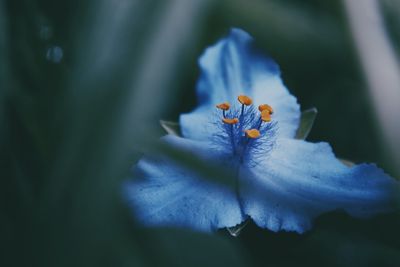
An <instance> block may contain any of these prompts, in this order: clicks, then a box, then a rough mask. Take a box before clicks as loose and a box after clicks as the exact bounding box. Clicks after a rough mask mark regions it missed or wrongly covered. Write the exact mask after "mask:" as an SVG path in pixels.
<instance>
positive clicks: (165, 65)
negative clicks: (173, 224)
mask: <svg viewBox="0 0 400 267" xmlns="http://www.w3.org/2000/svg"><path fill="white" fill-rule="evenodd" d="M379 3H380V8H381V11H382V14H383V15H384V21H385V23H386V27H387V31H388V33H389V37H390V40H391V41H392V43H393V46H394V47H395V49H397V50H396V51H397V52H398V51H399V47H400V34H399V33H400V26H399V25H400V19H399V18H400V16H399V15H400V7H399V4H398V3H396V2H395V1H390V0H385V1H380V2H379ZM230 27H239V28H242V29H244V30H246V31H247V32H249V33H250V34H251V35H253V36H254V37H255V39H256V44H257V46H258V47H259V48H260V49H262V50H263V51H264V52H265V53H266V54H268V55H270V56H272V57H273V58H274V59H275V60H276V61H277V62H278V63H279V65H280V67H281V70H282V75H283V80H284V82H285V84H286V85H287V86H288V88H289V89H290V90H291V92H292V93H293V94H294V95H295V96H297V98H298V101H299V103H300V104H301V105H302V109H307V108H310V107H316V108H317V109H318V111H319V114H318V117H317V120H316V123H315V126H314V128H313V130H312V132H311V134H310V136H309V138H308V139H309V140H311V141H327V142H329V143H330V144H331V145H332V147H333V148H334V151H335V153H336V154H337V155H338V156H339V157H341V158H346V159H349V160H352V161H354V162H376V163H377V164H378V165H379V166H380V167H382V168H384V169H385V170H386V171H387V172H388V173H389V174H391V175H392V176H394V177H399V176H398V174H399V169H398V168H396V164H395V163H394V160H393V159H392V158H391V156H390V155H389V154H388V153H387V147H385V142H384V140H383V137H382V131H381V129H380V127H379V125H380V124H379V122H378V118H377V116H376V114H375V111H374V109H373V106H372V105H371V100H370V98H369V94H368V90H367V86H368V85H367V83H366V82H365V79H364V74H363V72H362V68H361V66H360V65H359V59H358V57H357V52H356V48H355V46H354V43H353V38H352V34H351V31H350V29H349V26H348V21H347V18H346V13H345V10H344V6H343V3H342V2H341V1H333V0H332V1H322V0H306V1H295V0H280V1H278V0H273V1H272V0H271V1H262V0H252V1H246V0H231V1H228V0H224V1H211V0H208V1H205V0H204V1H201V0H191V1H189V0H188V1H184V0H181V1H179V0H176V1H127V0H120V1H117V0H114V1H113V0H102V1H91V0H88V1H77V0H72V1H45V0H42V1H39V0H30V1H28V0H26V1H23V0H21V1H2V2H0V42H1V43H0V83H1V88H0V89H1V91H0V123H1V126H0V127H1V128H0V130H1V131H0V151H1V152H0V153H1V163H0V164H1V179H0V181H1V184H0V190H1V192H0V198H1V200H0V203H1V204H0V205H1V213H0V216H1V217H0V226H1V228H0V240H1V246H2V247H0V251H1V252H0V261H4V264H1V266H222V265H223V266H399V265H400V255H399V249H400V241H399V240H400V238H399V237H400V230H399V227H398V226H399V223H400V217H399V214H397V213H396V214H387V215H382V216H378V217H376V218H373V219H370V220H364V221H361V220H357V219H353V218H350V217H348V216H347V215H345V214H342V213H339V212H335V213H330V214H325V215H323V216H321V217H320V218H319V219H318V220H317V221H316V223H315V227H314V229H313V230H312V231H310V232H308V233H306V234H304V235H297V234H293V233H273V232H270V231H268V230H261V229H258V228H257V227H256V226H255V225H252V224H250V225H249V226H247V227H246V228H245V229H244V230H243V233H242V234H241V235H240V236H239V237H238V238H234V237H231V236H229V234H228V233H227V232H226V231H224V230H221V231H220V232H218V233H217V234H215V235H202V234H198V233H192V232H190V231H182V230H173V229H148V230H145V229H141V228H139V227H137V226H136V225H135V224H134V222H133V219H132V218H131V216H130V212H129V210H128V209H127V207H126V206H125V205H124V203H123V201H122V199H121V196H120V188H121V182H122V181H123V180H124V179H126V176H127V174H128V170H129V168H130V166H131V165H132V164H134V162H135V161H136V160H137V159H138V158H139V156H140V154H141V153H142V152H143V151H146V149H148V147H151V146H152V144H153V143H154V140H156V139H157V138H158V137H159V136H161V135H163V134H164V133H163V131H162V129H161V128H160V127H159V125H158V120H159V119H167V120H177V119H178V116H179V114H180V113H183V112H188V111H190V110H191V109H193V108H194V107H195V105H196V99H195V91H194V87H195V82H196V79H197V77H198V74H199V70H198V68H197V62H196V61H197V58H198V57H199V55H200V54H201V53H202V51H203V50H204V49H205V48H206V47H207V46H209V45H210V44H213V43H214V42H216V41H217V40H218V39H219V38H221V37H222V36H224V35H225V34H227V32H228V31H229V28H230ZM57 47H58V48H61V49H62V57H60V55H59V54H57V53H58V52H57V51H58V48H57ZM397 56H398V54H397ZM3 253H4V254H3ZM1 254H3V255H1Z"/></svg>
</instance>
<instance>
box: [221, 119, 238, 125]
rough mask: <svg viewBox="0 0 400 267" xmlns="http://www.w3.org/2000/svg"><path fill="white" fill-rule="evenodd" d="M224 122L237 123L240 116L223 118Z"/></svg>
mask: <svg viewBox="0 0 400 267" xmlns="http://www.w3.org/2000/svg"><path fill="white" fill-rule="evenodd" d="M222 122H223V123H226V124H236V123H238V122H239V119H238V118H233V119H228V118H223V119H222Z"/></svg>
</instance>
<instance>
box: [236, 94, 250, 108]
mask: <svg viewBox="0 0 400 267" xmlns="http://www.w3.org/2000/svg"><path fill="white" fill-rule="evenodd" d="M238 101H239V102H240V104H242V105H246V106H250V105H251V104H252V103H253V100H251V98H250V97H248V96H245V95H240V96H238Z"/></svg>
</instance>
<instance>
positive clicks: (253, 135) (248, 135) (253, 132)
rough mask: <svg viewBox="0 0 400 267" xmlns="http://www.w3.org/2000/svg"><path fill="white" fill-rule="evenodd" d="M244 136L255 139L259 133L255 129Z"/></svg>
mask: <svg viewBox="0 0 400 267" xmlns="http://www.w3.org/2000/svg"><path fill="white" fill-rule="evenodd" d="M245 133H246V136H247V137H248V138H251V139H256V138H258V137H260V131H259V130H257V129H250V130H246V131H245Z"/></svg>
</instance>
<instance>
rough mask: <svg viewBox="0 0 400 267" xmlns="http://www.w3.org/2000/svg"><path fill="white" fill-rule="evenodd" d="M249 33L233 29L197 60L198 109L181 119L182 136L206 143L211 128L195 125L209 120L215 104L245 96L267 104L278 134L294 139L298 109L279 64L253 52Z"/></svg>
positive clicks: (257, 103)
mask: <svg viewBox="0 0 400 267" xmlns="http://www.w3.org/2000/svg"><path fill="white" fill-rule="evenodd" d="M252 43H253V39H252V38H251V36H250V35H249V34H247V33H246V32H244V31H242V30H240V29H232V30H231V32H230V34H229V35H228V37H226V38H224V39H222V40H220V41H219V42H218V43H216V44H215V45H213V46H211V47H209V48H208V49H207V50H206V51H205V52H204V54H203V55H202V56H201V57H200V60H199V65H200V69H201V76H200V79H199V81H198V84H197V96H198V100H199V107H200V108H198V109H196V110H194V111H193V112H191V113H188V114H183V115H181V117H180V123H181V126H182V131H183V136H184V137H187V138H191V139H198V140H205V139H206V138H208V136H209V134H210V132H209V130H210V129H207V128H202V127H201V126H199V124H197V123H196V120H197V119H198V118H199V117H200V116H201V117H203V118H204V120H206V119H208V118H209V116H210V115H211V114H212V111H213V110H214V109H215V105H216V104H218V103H221V102H225V101H230V102H231V103H236V97H237V96H238V95H241V94H244V95H248V96H250V97H252V98H253V100H254V104H255V105H259V104H264V103H268V104H269V105H271V106H272V107H273V108H274V120H276V121H278V122H279V133H278V135H280V136H283V137H293V136H294V135H295V133H296V130H297V128H298V125H299V118H300V107H299V105H298V104H297V100H296V98H295V97H294V96H292V95H290V93H289V91H288V90H287V88H286V87H285V86H284V85H283V83H282V80H281V77H280V71H279V67H278V65H277V64H276V63H275V62H274V61H273V60H272V59H270V58H268V57H265V56H263V55H261V54H259V53H257V52H256V51H255V49H254V48H253V47H252ZM211 130H212V129H211Z"/></svg>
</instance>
